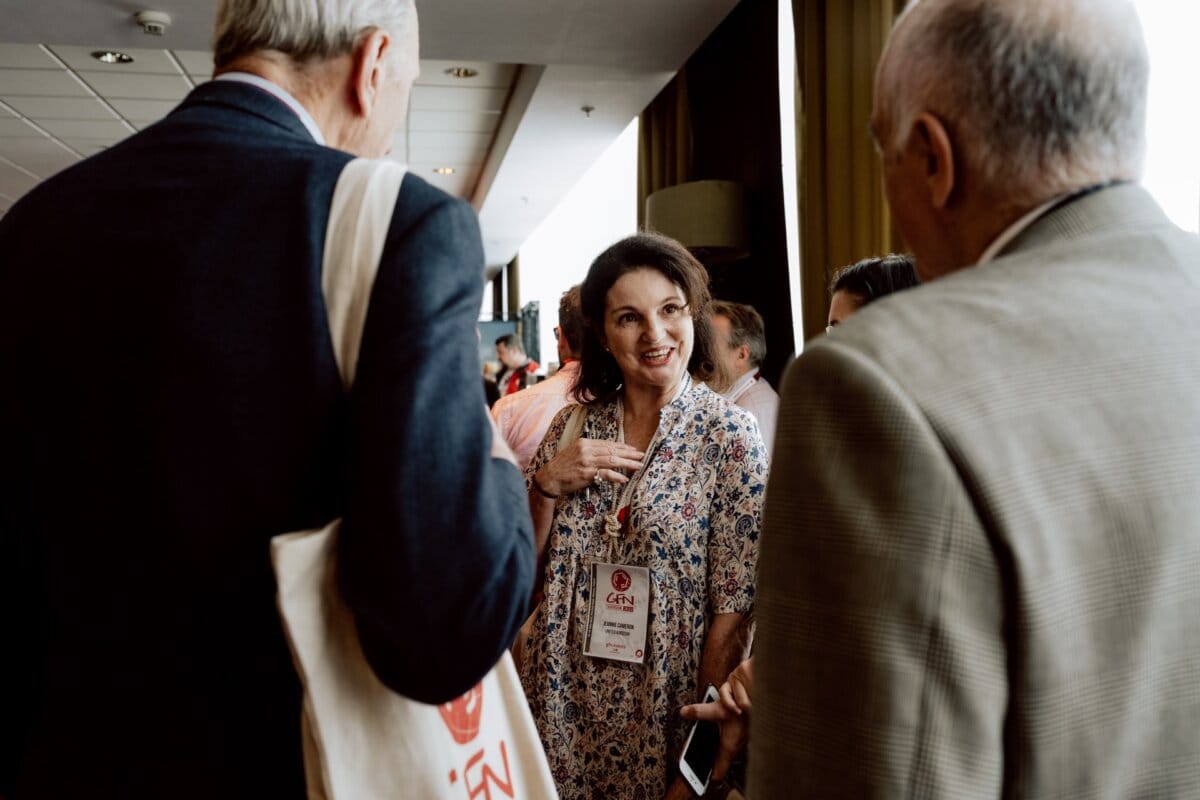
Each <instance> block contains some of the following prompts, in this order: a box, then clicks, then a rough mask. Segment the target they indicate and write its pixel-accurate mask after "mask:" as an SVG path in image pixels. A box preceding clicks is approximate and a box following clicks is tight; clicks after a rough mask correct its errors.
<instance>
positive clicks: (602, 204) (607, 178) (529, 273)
mask: <svg viewBox="0 0 1200 800" xmlns="http://www.w3.org/2000/svg"><path fill="white" fill-rule="evenodd" d="M637 150H638V121H637V120H636V119H635V120H634V121H633V122H631V123H630V124H629V127H627V128H626V129H625V131H624V132H623V133H622V134H621V136H620V137H619V138H618V139H617V140H616V141H615V142H614V143H613V144H612V145H610V146H609V148H608V150H606V151H605V152H604V155H602V156H601V157H600V159H599V160H598V161H597V162H596V163H595V164H593V165H592V166H591V168H590V169H589V170H588V171H587V172H586V173H585V174H584V176H583V177H582V178H580V179H579V183H577V184H575V186H574V187H573V188H572V189H571V191H570V192H568V193H567V196H566V197H564V198H563V199H562V202H560V203H559V204H558V206H557V207H555V209H554V211H552V212H550V215H549V216H548V217H546V219H545V220H544V221H543V222H542V224H541V225H539V226H538V228H537V230H535V231H534V232H533V233H532V234H531V235H530V237H529V238H528V239H527V240H526V241H525V244H523V245H521V305H522V306H524V305H525V304H526V303H528V302H530V301H531V300H536V301H538V303H539V304H540V312H541V313H540V315H539V320H540V325H539V328H540V329H541V330H540V332H539V336H540V346H541V350H542V354H541V355H542V358H541V362H540V363H541V364H542V366H546V365H547V364H549V363H550V362H551V361H555V362H556V361H558V347H557V345H556V344H555V343H554V326H555V325H556V324H557V321H558V301H559V298H561V297H562V293H563V292H565V291H566V290H567V289H569V288H571V286H572V285H574V284H576V283H580V282H581V281H582V280H583V279H584V277H585V276H586V275H587V270H588V267H590V266H591V265H592V261H593V260H594V259H595V258H596V256H598V255H600V252H601V251H602V250H604V249H605V248H606V247H608V246H609V245H610V244H612V243H613V242H615V241H617V240H618V239H623V238H625V237H626V236H629V235H630V234H633V233H635V232H637Z"/></svg>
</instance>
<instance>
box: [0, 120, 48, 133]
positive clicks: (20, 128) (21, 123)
mask: <svg viewBox="0 0 1200 800" xmlns="http://www.w3.org/2000/svg"><path fill="white" fill-rule="evenodd" d="M40 135H41V134H39V133H38V132H37V131H36V130H35V129H33V128H31V127H29V126H28V125H26V124H25V120H23V119H19V118H17V117H5V118H4V119H0V137H9V136H40Z"/></svg>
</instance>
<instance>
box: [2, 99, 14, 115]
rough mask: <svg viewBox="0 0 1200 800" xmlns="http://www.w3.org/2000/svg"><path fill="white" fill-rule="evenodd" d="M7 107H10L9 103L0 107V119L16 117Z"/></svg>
mask: <svg viewBox="0 0 1200 800" xmlns="http://www.w3.org/2000/svg"><path fill="white" fill-rule="evenodd" d="M0 102H3V101H0ZM9 105H11V103H9V104H3V105H0V117H15V116H16V112H14V111H13V110H12V109H10V108H8V106H9Z"/></svg>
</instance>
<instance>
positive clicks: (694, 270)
mask: <svg viewBox="0 0 1200 800" xmlns="http://www.w3.org/2000/svg"><path fill="white" fill-rule="evenodd" d="M637 269H653V270H657V271H658V272H660V273H662V275H663V276H664V277H665V278H666V279H667V280H669V281H670V282H671V283H673V284H675V285H676V286H678V287H679V289H680V290H681V291H682V292H683V298H684V300H685V301H686V302H687V304H688V314H690V315H691V318H692V327H693V330H694V335H693V345H692V355H691V358H690V359H688V372H689V373H691V375H692V377H693V378H695V379H697V380H701V381H704V380H708V378H709V377H710V376H711V375H712V371H713V353H714V352H715V351H714V349H713V341H714V339H713V329H712V321H711V316H710V315H711V310H710V308H709V306H711V305H712V295H710V294H709V292H708V273H707V272H705V270H704V267H703V266H701V264H700V262H699V261H697V260H696V259H695V257H694V256H693V255H692V254H691V253H689V252H688V251H687V248H685V247H684V246H683V245H681V244H680V243H679V242H677V241H675V240H674V239H670V238H668V237H666V236H661V235H659V234H656V233H639V234H637V235H635V236H629V237H627V238H625V239H622V240H621V241H619V242H617V243H616V244H614V245H612V246H611V247H609V248H608V249H607V250H605V251H604V252H603V253H601V254H600V255H598V256H597V257H596V260H595V261H593V262H592V266H591V267H589V268H588V274H587V277H586V278H584V281H583V286H582V288H581V292H580V294H581V298H580V299H581V300H582V306H583V351H582V353H581V354H580V357H579V380H578V381H577V382H576V384H575V399H576V400H578V401H579V402H580V403H587V404H593V403H603V402H606V401H608V400H611V399H612V398H613V396H614V395H616V393H617V390H618V389H620V388H621V385H622V383H623V382H624V378H623V377H622V375H621V370H620V368H619V367H618V366H617V361H616V359H614V358H613V357H612V354H611V353H609V352H608V351H607V350H605V349H604V344H603V340H604V306H605V301H606V300H607V298H608V290H609V289H611V288H612V287H613V284H614V283H616V282H617V281H618V280H619V279H620V278H621V276H622V275H624V274H626V273H627V272H633V271H634V270H637Z"/></svg>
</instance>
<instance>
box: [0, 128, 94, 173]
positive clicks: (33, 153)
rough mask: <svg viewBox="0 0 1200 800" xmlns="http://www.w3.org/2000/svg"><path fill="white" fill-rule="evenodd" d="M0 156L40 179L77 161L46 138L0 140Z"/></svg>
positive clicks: (73, 156)
mask: <svg viewBox="0 0 1200 800" xmlns="http://www.w3.org/2000/svg"><path fill="white" fill-rule="evenodd" d="M0 155H2V156H4V157H5V158H7V159H8V160H9V161H12V162H14V163H16V164H19V165H20V166H22V167H24V168H25V169H27V170H29V171H30V172H34V173H37V174H38V175H39V176H41V177H42V178H46V177H49V176H50V175H53V174H54V173H55V172H58V171H59V170H60V169H62V168H64V167H69V166H70V165H71V164H74V163H75V162H76V161H78V160H79V159H78V157H76V156H75V154H74V153H72V152H70V151H69V150H67V149H65V148H63V147H61V146H60V145H59V144H58V143H56V142H53V141H51V140H50V139H46V138H44V137H43V138H38V139H0Z"/></svg>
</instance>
